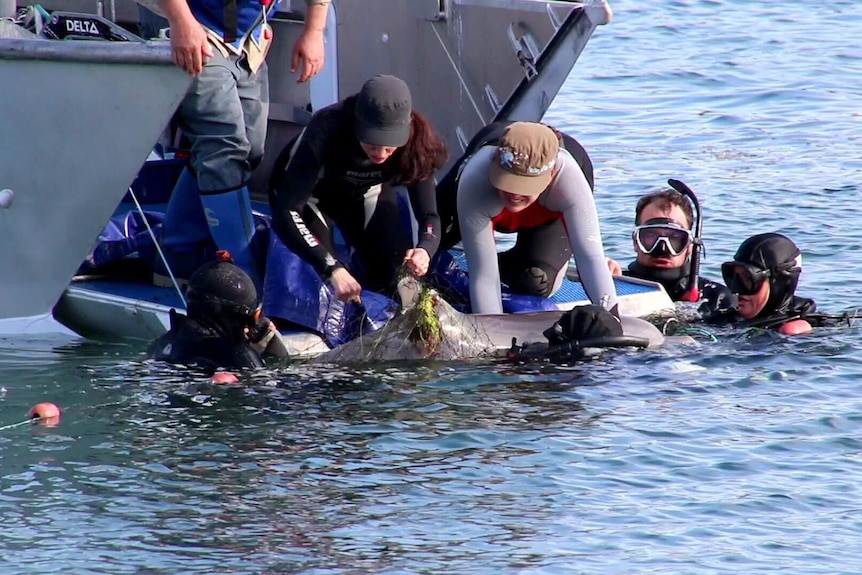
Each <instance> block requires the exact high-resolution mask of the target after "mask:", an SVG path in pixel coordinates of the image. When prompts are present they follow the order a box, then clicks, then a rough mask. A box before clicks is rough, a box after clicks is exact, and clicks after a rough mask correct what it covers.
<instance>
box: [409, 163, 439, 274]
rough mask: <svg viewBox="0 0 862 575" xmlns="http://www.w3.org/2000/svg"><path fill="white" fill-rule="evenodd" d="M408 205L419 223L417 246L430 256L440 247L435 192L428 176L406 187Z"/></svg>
mask: <svg viewBox="0 0 862 575" xmlns="http://www.w3.org/2000/svg"><path fill="white" fill-rule="evenodd" d="M407 192H408V194H409V195H410V206H411V207H412V208H413V214H414V215H415V217H416V221H417V223H418V224H419V237H418V238H417V244H416V247H417V248H423V249H424V250H425V251H426V252H428V255H429V256H431V257H432V258H433V257H434V254H436V253H437V249H438V248H439V247H440V233H441V232H440V214H439V213H438V212H437V192H436V189H435V187H434V181H433V180H432V179H431V178H429V179H427V180H422V181H421V182H419V183H417V184H416V185H415V186H410V187H409V188H407Z"/></svg>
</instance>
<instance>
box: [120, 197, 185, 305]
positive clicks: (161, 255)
mask: <svg viewBox="0 0 862 575" xmlns="http://www.w3.org/2000/svg"><path fill="white" fill-rule="evenodd" d="M129 195H131V196H132V199H133V200H134V201H135V206H136V207H137V208H138V213H139V214H141V218H142V219H143V220H144V225H145V226H147V232H148V233H149V234H150V239H152V240H153V245H154V246H156V251H157V252H158V253H159V258H160V259H161V260H162V263H163V264H165V269H166V270H168V275H169V276H170V278H171V283H172V284H174V289H176V290H177V295H179V296H180V301H181V302H183V307H188V306H187V305H186V298H185V296H183V290H181V289H180V285H179V284H178V283H177V278H176V277H174V271H173V270H172V269H171V266H170V265H169V264H168V260H167V258H165V253H164V252H163V251H162V246H160V245H159V241H158V240H157V239H156V234H155V233H154V232H153V228H151V227H150V221H149V220H148V219H147V216H146V214H144V208H142V207H141V203H140V202H139V201H138V197H137V196H136V195H135V191H134V190H133V189H132V188H131V186H130V187H129Z"/></svg>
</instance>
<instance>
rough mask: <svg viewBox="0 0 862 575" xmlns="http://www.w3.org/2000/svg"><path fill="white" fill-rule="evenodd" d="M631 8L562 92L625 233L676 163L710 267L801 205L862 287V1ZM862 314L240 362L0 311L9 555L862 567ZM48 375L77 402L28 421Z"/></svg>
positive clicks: (160, 569) (351, 568)
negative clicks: (522, 360)
mask: <svg viewBox="0 0 862 575" xmlns="http://www.w3.org/2000/svg"><path fill="white" fill-rule="evenodd" d="M612 7H613V9H614V12H615V18H614V21H613V22H612V23H611V24H610V25H608V26H604V27H601V28H599V29H598V30H597V32H596V34H595V35H594V37H593V39H592V40H591V41H590V43H589V44H588V46H587V48H586V51H585V53H584V54H583V56H582V58H581V60H580V62H579V63H578V64H577V65H576V67H575V69H574V70H573V72H572V74H571V77H570V78H569V80H568V82H567V84H566V85H565V87H564V89H563V90H562V92H561V94H560V95H559V97H558V98H557V99H556V101H555V102H554V105H553V107H552V109H551V111H550V112H549V113H548V115H547V117H546V120H547V121H549V122H550V123H553V124H556V125H557V126H559V127H561V128H564V129H565V130H567V131H569V132H570V133H572V134H573V135H575V136H576V137H577V138H578V139H580V140H581V141H582V142H583V144H584V145H585V146H586V148H587V149H588V150H589V152H590V154H591V156H592V159H593V162H594V164H595V166H596V184H597V191H596V197H597V201H598V204H599V212H600V215H601V220H602V228H603V233H604V240H605V247H606V251H607V253H608V255H610V256H612V257H614V258H616V259H618V260H621V261H623V262H627V261H629V260H630V259H631V252H632V247H631V240H630V232H631V227H632V222H633V218H634V204H635V201H636V199H637V198H638V197H639V196H640V195H641V194H643V193H645V192H648V191H651V190H654V189H657V188H659V187H662V186H664V185H665V184H666V181H667V179H668V178H678V179H681V180H684V181H685V182H687V183H688V184H689V185H690V186H691V187H692V188H693V189H694V190H695V191H696V192H697V194H698V197H699V198H700V201H701V204H702V207H703V210H704V215H705V221H704V238H705V242H706V245H707V251H706V259H705V261H704V273H705V275H708V276H713V277H718V275H719V273H718V270H719V266H720V264H721V262H722V261H723V260H724V259H728V258H730V257H731V256H732V254H733V251H734V250H735V248H736V246H737V245H738V244H739V243H740V241H741V240H742V239H743V238H745V237H746V236H747V235H750V234H752V233H757V232H767V231H780V232H783V233H786V234H787V235H789V236H791V237H792V238H793V239H794V240H795V241H796V242H797V243H798V244H799V246H800V247H801V249H802V251H803V254H804V272H803V274H802V278H801V282H800V289H799V293H800V294H802V295H805V296H808V297H813V298H814V299H816V300H817V302H818V304H819V307H820V308H821V309H822V310H824V311H834V312H838V311H843V310H846V309H850V308H856V307H860V306H862V273H860V272H862V251H860V248H859V246H860V227H862V226H860V222H862V218H860V209H859V204H860V201H862V197H860V196H862V189H860V185H862V136H860V134H862V129H860V127H862V88H860V86H862V83H860V78H862V3H859V2H857V1H855V0H820V1H818V2H798V1H797V2H777V1H767V0H714V1H707V0H699V1H694V0H685V1H683V0H677V1H666V2H635V1H633V0H616V1H615V2H613V3H612ZM4 249H5V248H4ZM860 335H862V334H860V328H853V327H850V328H842V329H839V328H828V329H823V330H820V331H819V332H815V334H813V335H810V336H803V337H799V338H795V339H792V340H788V339H780V338H771V337H763V336H758V337H749V336H747V335H744V334H737V335H725V336H724V337H721V338H719V339H718V341H715V342H713V341H710V340H709V339H701V340H700V345H699V346H696V347H686V348H679V347H677V348H664V349H660V350H657V351H648V352H625V353H622V354H618V355H614V356H606V357H604V358H602V359H600V360H598V361H595V362H592V363H588V364H583V365H580V366H573V367H564V368H561V367H547V366H511V365H509V366H506V365H502V364H493V363H488V362H482V363H458V364H446V363H433V362H429V363H424V364H419V365H416V364H410V365H388V366H387V365H371V366H368V367H367V368H366V369H362V370H347V369H344V370H333V369H331V368H330V369H320V368H312V367H308V366H293V367H290V368H287V369H284V370H281V371H272V372H265V373H261V374H259V375H257V376H255V377H252V378H249V379H248V380H247V383H248V385H246V386H245V387H242V388H223V389H214V388H212V387H211V386H207V385H205V382H204V381H202V380H200V379H196V378H195V377H192V376H189V375H183V374H178V373H174V372H171V371H168V370H161V369H155V368H154V367H153V366H152V365H149V364H147V363H144V362H143V355H142V347H141V346H140V345H138V344H131V343H129V344H123V343H113V344H109V343H95V342H85V341H81V340H76V339H65V338H60V339H25V338H8V339H3V340H0V426H6V427H3V428H2V429H0V574H2V575H18V574H44V573H63V574H64V575H83V574H108V573H110V574H135V575H139V574H140V575H143V574H177V573H189V574H192V573H194V574H206V575H212V574H216V573H226V574H232V575H238V574H277V573H278V574H280V573H302V574H333V575H334V574H359V573H363V574H364V573H382V574H393V575H394V574H402V573H404V574H406V573H428V574H430V573H434V574H437V573H453V574H455V573H458V574H460V573H470V574H489V575H490V574H510V573H511V574H515V573H517V574H539V573H542V574H552V573H554V574H556V573H560V574H563V573H565V574H578V573H581V574H589V575H596V574H602V575H623V574H625V575H629V574H650V573H651V574H661V575H673V574H680V575H682V574H685V575H712V574H723V573H733V574H735V575H738V574H755V573H764V574H766V573H769V574H774V573H785V574H794V575H803V574H812V575H813V574H824V575H826V574H828V575H835V574H856V573H860V572H862V560H860V558H859V549H860V547H857V545H860V543H862V386H860V383H859V382H860V380H862V344H860ZM41 401H51V402H54V403H56V404H58V405H60V406H62V407H63V408H64V410H65V411H64V415H63V420H62V423H61V425H60V426H59V427H56V428H44V427H41V426H30V425H21V426H15V427H8V426H10V425H12V424H14V423H16V422H20V421H22V420H23V419H24V418H25V416H26V413H27V411H28V409H29V408H30V407H31V406H32V405H34V404H36V403H38V402H41Z"/></svg>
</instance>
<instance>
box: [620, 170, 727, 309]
mask: <svg viewBox="0 0 862 575" xmlns="http://www.w3.org/2000/svg"><path fill="white" fill-rule="evenodd" d="M670 183H671V185H673V186H674V187H675V188H677V189H673V188H667V189H663V190H659V191H657V192H653V193H650V194H647V195H646V196H643V197H642V198H641V199H640V200H638V203H637V206H636V207H635V229H634V231H633V232H632V244H633V245H634V249H635V253H636V254H637V258H636V259H635V261H633V262H631V263H630V264H629V265H628V268H627V269H625V270H623V269H621V267H620V264H619V263H617V262H616V261H614V260H612V259H609V260H608V267H609V268H610V270H611V273H612V274H613V275H624V276H628V277H634V278H639V279H645V280H649V281H654V282H657V283H660V284H661V285H662V286H663V287H664V289H665V291H666V292H667V294H668V296H670V298H671V300H673V301H692V300H693V301H698V300H702V304H701V308H700V311H701V313H702V314H703V316H704V317H705V318H712V317H713V316H715V315H721V314H726V313H730V312H731V310H732V308H733V305H734V302H733V295H732V293H731V292H730V290H728V289H727V288H726V287H725V286H723V285H722V284H720V283H718V282H716V281H714V280H711V279H709V278H705V277H703V276H701V275H700V274H699V253H698V252H699V248H700V246H701V244H700V237H699V235H700V233H699V230H697V231H696V232H694V233H693V232H692V228H693V227H694V223H695V218H694V211H693V210H692V204H695V206H697V203H696V198H695V197H694V194H693V193H691V191H690V189H689V188H688V187H687V186H686V185H685V184H683V183H682V182H678V181H677V180H670ZM683 192H687V193H683ZM699 219H700V209H699V208H698V220H699ZM698 223H699V222H698ZM699 227H700V226H699V225H698V228H699ZM696 250H698V251H696ZM693 268H695V269H693ZM693 272H694V273H693ZM693 280H694V283H695V284H696V286H693V285H692V283H693ZM692 287H696V288H697V289H696V290H692Z"/></svg>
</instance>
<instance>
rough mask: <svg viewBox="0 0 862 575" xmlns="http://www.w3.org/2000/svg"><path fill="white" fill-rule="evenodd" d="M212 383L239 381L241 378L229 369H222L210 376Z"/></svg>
mask: <svg viewBox="0 0 862 575" xmlns="http://www.w3.org/2000/svg"><path fill="white" fill-rule="evenodd" d="M210 383H239V378H238V377H237V376H235V375H234V374H232V373H231V372H229V371H220V372H218V373H216V374H214V375H213V376H212V377H211V378H210Z"/></svg>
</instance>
